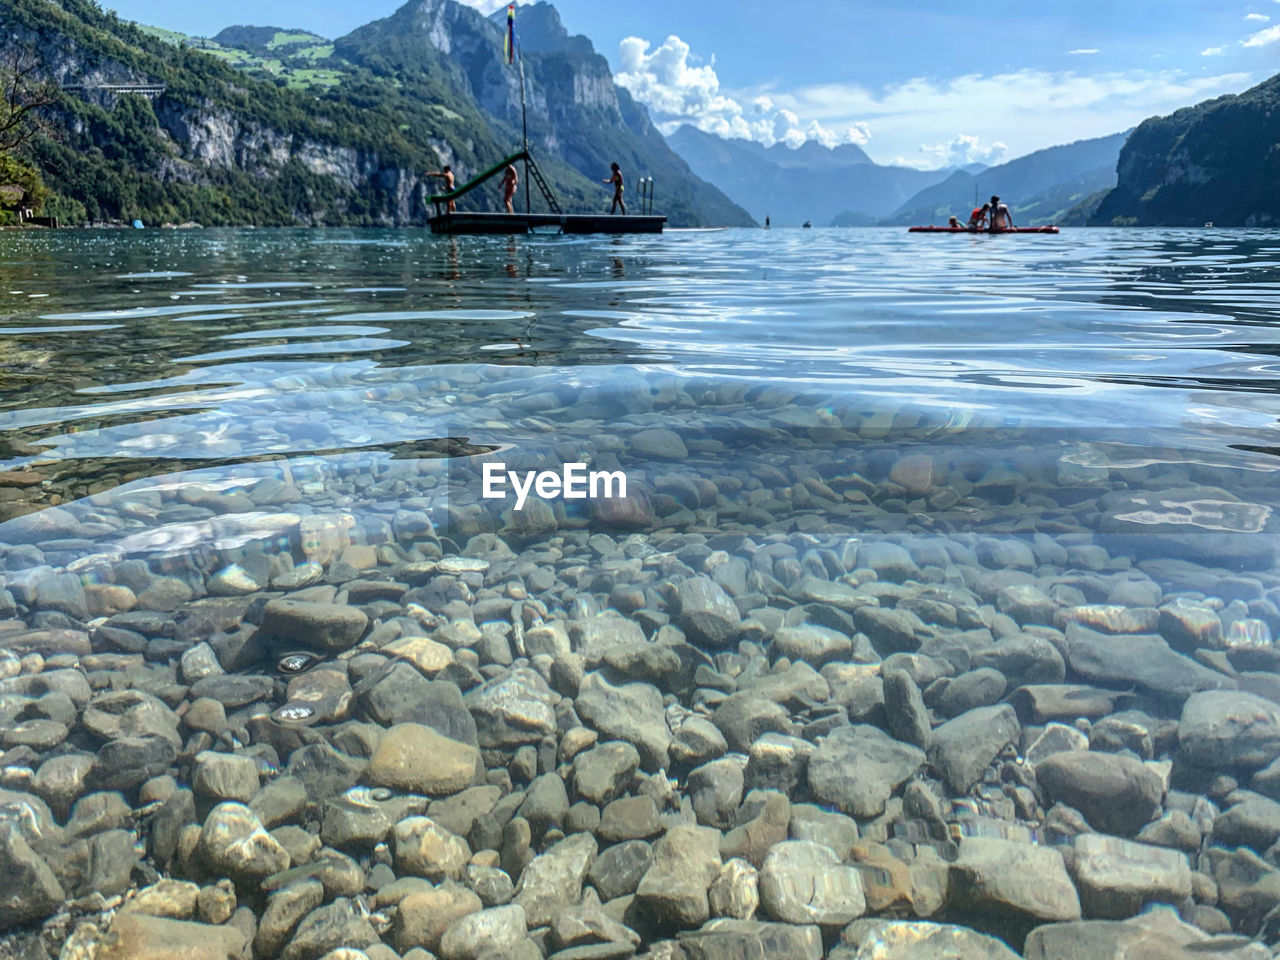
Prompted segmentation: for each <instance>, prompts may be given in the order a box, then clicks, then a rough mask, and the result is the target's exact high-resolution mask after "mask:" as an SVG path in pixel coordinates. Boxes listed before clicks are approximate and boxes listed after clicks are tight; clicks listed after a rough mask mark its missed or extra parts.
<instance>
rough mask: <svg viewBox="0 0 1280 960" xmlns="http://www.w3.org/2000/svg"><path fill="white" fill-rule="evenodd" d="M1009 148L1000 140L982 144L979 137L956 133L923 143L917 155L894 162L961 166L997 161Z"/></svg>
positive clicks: (928, 166)
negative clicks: (945, 139) (943, 138)
mask: <svg viewBox="0 0 1280 960" xmlns="http://www.w3.org/2000/svg"><path fill="white" fill-rule="evenodd" d="M1008 152H1009V148H1008V147H1007V146H1005V144H1003V143H1001V142H1000V141H998V140H997V141H995V142H994V143H988V144H983V143H982V140H981V138H980V137H975V136H971V135H968V134H963V133H958V134H956V135H955V136H954V137H952V138H951V140H950V141H948V142H947V143H934V144H924V145H922V146H921V147H920V153H919V156H917V157H898V158H897V159H896V160H895V161H894V162H895V163H896V164H898V165H899V166H903V167H920V168H921V169H925V170H935V169H937V168H938V167H962V166H964V165H965V164H969V163H985V164H986V165H987V166H992V165H993V164H997V163H999V162H1000V161H1001V160H1003V159H1004V158H1005V155H1006V154H1007V153H1008Z"/></svg>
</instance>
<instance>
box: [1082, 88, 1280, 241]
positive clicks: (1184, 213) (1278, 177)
mask: <svg viewBox="0 0 1280 960" xmlns="http://www.w3.org/2000/svg"><path fill="white" fill-rule="evenodd" d="M1117 177H1118V180H1117V183H1116V187H1115V189H1114V190H1112V191H1111V192H1110V193H1109V194H1107V196H1106V197H1104V198H1103V200H1102V202H1101V203H1100V204H1099V205H1098V208H1097V210H1096V212H1095V213H1094V214H1093V217H1092V218H1091V220H1090V222H1091V223H1094V224H1099V225H1108V224H1124V225H1129V224H1137V225H1153V226H1188V227H1190V226H1201V225H1202V224H1204V223H1205V222H1206V221H1213V223H1214V224H1216V225H1217V226H1221V227H1253V226H1275V225H1276V224H1278V223H1280V76H1275V77H1272V78H1271V79H1270V80H1267V81H1265V82H1264V83H1261V84H1259V85H1258V86H1256V87H1253V88H1252V89H1250V90H1246V91H1245V92H1244V93H1241V94H1237V95H1233V96H1226V97H1219V98H1217V99H1215V100H1209V101H1206V102H1205V103H1201V104H1197V105H1196V106H1194V107H1187V108H1186V109H1183V110H1179V111H1177V112H1176V113H1173V114H1170V115H1169V116H1167V117H1154V118H1152V119H1150V120H1146V121H1144V122H1143V123H1142V124H1141V125H1139V126H1138V128H1137V129H1136V130H1135V131H1134V132H1133V134H1132V135H1131V136H1130V137H1129V140H1128V142H1127V143H1126V144H1125V147H1124V150H1123V151H1121V153H1120V162H1119V165H1118V167H1117Z"/></svg>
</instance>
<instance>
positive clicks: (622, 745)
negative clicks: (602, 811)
mask: <svg viewBox="0 0 1280 960" xmlns="http://www.w3.org/2000/svg"><path fill="white" fill-rule="evenodd" d="M639 769H640V753H639V751H637V750H636V748H635V747H633V746H632V745H631V744H629V743H627V742H625V741H621V740H614V741H609V742H606V743H600V744H597V745H596V746H594V747H592V748H591V749H590V750H584V751H583V752H582V753H580V754H578V755H577V756H576V757H574V758H573V788H574V791H575V792H576V793H577V795H578V796H579V797H581V798H582V799H584V800H590V801H591V802H592V803H601V804H603V803H608V802H609V801H611V800H615V799H617V798H618V797H619V796H621V794H622V793H623V792H624V791H625V790H626V789H627V787H628V786H629V785H630V783H631V780H632V778H633V777H634V776H635V775H636V771H637V770H639Z"/></svg>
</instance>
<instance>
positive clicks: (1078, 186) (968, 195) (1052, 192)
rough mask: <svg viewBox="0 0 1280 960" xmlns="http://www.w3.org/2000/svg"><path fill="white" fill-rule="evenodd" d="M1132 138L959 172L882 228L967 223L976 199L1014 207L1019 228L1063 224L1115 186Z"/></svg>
mask: <svg viewBox="0 0 1280 960" xmlns="http://www.w3.org/2000/svg"><path fill="white" fill-rule="evenodd" d="M1128 136H1129V133H1128V132H1127V131H1126V132H1125V133H1116V134H1112V135H1111V136H1109V137H1098V138H1096V139H1093V140H1077V141H1076V142H1075V143H1069V144H1065V145H1064V146H1060V147H1049V148H1047V149H1044V150H1037V151H1036V152H1035V153H1029V154H1027V155H1026V156H1025V157H1019V158H1018V159H1016V160H1010V161H1008V162H1007V163H1002V164H999V165H997V166H994V167H987V168H986V169H984V170H982V171H981V172H979V173H977V174H976V175H975V174H972V173H968V172H966V171H964V170H956V171H955V172H953V173H952V174H951V175H950V176H948V177H947V178H946V179H945V180H943V181H942V182H941V183H937V184H934V185H932V186H930V187H927V188H926V189H924V190H922V191H920V192H919V193H918V194H916V195H915V196H913V197H911V198H910V199H908V200H907V201H906V202H905V203H903V204H902V205H901V206H900V207H899V208H898V209H896V210H895V211H893V213H892V215H890V216H888V217H886V218H885V219H884V221H883V222H884V223H886V224H917V223H945V222H946V220H947V217H949V216H951V215H952V214H955V215H956V216H958V217H960V218H961V219H962V220H967V219H968V215H969V211H970V210H971V209H972V208H973V206H974V197H975V196H976V197H977V199H978V203H979V204H981V203H982V202H983V201H985V200H987V199H988V198H989V197H991V196H992V195H993V194H998V195H999V197H1000V199H1001V200H1002V201H1004V202H1005V203H1007V204H1008V205H1009V208H1010V210H1012V212H1013V219H1014V222H1015V223H1017V224H1018V225H1019V226H1037V225H1039V224H1043V223H1060V222H1063V220H1062V218H1063V216H1064V214H1065V213H1066V211H1068V210H1069V209H1071V208H1072V207H1074V206H1075V205H1076V204H1078V203H1080V202H1081V201H1082V200H1084V199H1085V198H1086V197H1088V196H1090V195H1092V194H1095V193H1097V192H1098V191H1100V190H1106V189H1108V188H1110V187H1112V186H1114V184H1115V182H1116V161H1117V160H1118V159H1119V156H1120V148H1121V147H1122V146H1123V145H1124V142H1125V139H1126V138H1127V137H1128Z"/></svg>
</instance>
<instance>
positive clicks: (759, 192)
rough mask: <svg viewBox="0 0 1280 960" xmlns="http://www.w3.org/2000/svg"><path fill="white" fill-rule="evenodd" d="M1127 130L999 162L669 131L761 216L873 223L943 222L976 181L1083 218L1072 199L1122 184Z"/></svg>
mask: <svg viewBox="0 0 1280 960" xmlns="http://www.w3.org/2000/svg"><path fill="white" fill-rule="evenodd" d="M1127 136H1128V133H1127V132H1126V133H1118V134H1115V135H1113V136H1110V137H1101V138H1098V139H1095V140H1083V141H1079V142H1077V143H1072V144H1067V145H1065V146H1061V147H1050V148H1048V149H1046V150H1038V151H1036V152H1035V153H1032V154H1028V155H1027V156H1025V157H1020V158H1018V159H1016V160H1011V161H1009V162H1007V163H1002V164H1000V165H998V166H994V167H989V168H987V167H983V166H981V165H973V166H970V167H969V168H967V169H954V168H952V169H944V170H915V169H912V168H908V167H894V166H881V165H878V164H876V163H874V162H873V161H872V160H871V158H870V157H868V156H867V154H866V153H865V152H864V151H863V150H862V149H860V148H859V147H857V146H854V145H852V144H846V145H843V146H839V147H835V148H833V149H828V148H825V147H823V146H821V145H820V144H817V143H815V142H813V141H809V142H808V143H805V144H804V145H803V146H801V147H800V148H799V149H794V150H793V149H791V148H790V147H787V146H786V145H785V144H781V143H779V144H774V145H773V146H772V147H768V148H766V147H764V146H762V145H760V144H758V143H754V142H751V141H747V140H723V139H721V138H719V137H716V136H712V135H711V134H708V133H703V132H702V131H700V130H697V129H696V128H694V127H692V126H689V125H684V126H682V127H680V128H679V129H677V130H676V131H675V132H674V133H672V134H671V135H670V136H669V137H668V138H667V139H668V142H670V144H671V145H672V146H673V147H674V148H675V149H676V152H677V153H679V154H680V155H681V156H682V157H684V159H685V160H687V161H688V162H689V166H690V167H692V168H693V170H694V172H695V173H697V174H698V176H700V177H702V178H703V179H705V180H709V181H710V182H712V183H714V184H716V185H717V186H718V187H720V188H721V189H722V190H724V192H725V193H726V194H728V195H729V197H730V198H731V199H733V200H734V201H735V202H736V203H738V204H739V205H740V206H742V207H744V208H746V209H747V211H748V212H750V213H751V215H752V216H753V217H755V218H756V219H757V220H763V219H764V217H765V215H766V214H768V215H769V216H770V217H771V218H772V220H773V222H775V223H777V224H779V225H785V224H792V223H800V222H802V221H804V220H811V221H813V222H814V223H815V224H822V225H826V224H832V225H835V226H868V225H871V224H874V223H884V224H913V223H945V222H946V219H947V217H948V216H949V215H951V214H953V213H954V214H955V215H957V216H960V217H961V218H962V219H963V218H965V217H967V215H968V212H969V210H970V208H971V207H972V205H973V200H974V197H975V190H976V191H977V196H978V197H979V199H980V200H981V199H986V198H987V197H990V196H991V195H992V194H993V193H995V194H999V195H1000V197H1001V198H1002V199H1003V200H1005V201H1006V202H1008V203H1010V204H1011V205H1012V206H1013V208H1014V210H1015V213H1016V214H1018V216H1017V222H1019V223H1024V224H1026V225H1028V226H1035V225H1038V224H1040V223H1050V222H1057V223H1061V222H1066V221H1067V219H1068V218H1067V215H1068V214H1070V215H1071V221H1072V222H1078V223H1083V222H1084V219H1083V217H1084V216H1085V213H1084V211H1083V209H1082V210H1078V211H1077V210H1075V209H1074V208H1075V207H1077V206H1078V205H1080V204H1084V203H1087V202H1089V201H1090V200H1092V201H1094V202H1096V201H1097V200H1098V199H1100V192H1105V191H1106V190H1108V189H1109V188H1111V187H1113V186H1115V183H1116V161H1117V159H1118V158H1119V156H1120V148H1121V146H1122V145H1123V144H1124V141H1125V138H1126V137H1127Z"/></svg>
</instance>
